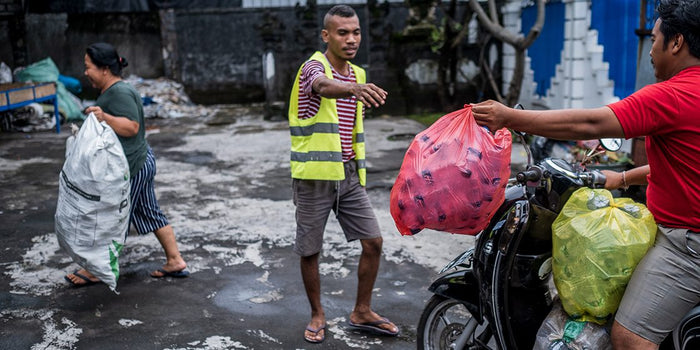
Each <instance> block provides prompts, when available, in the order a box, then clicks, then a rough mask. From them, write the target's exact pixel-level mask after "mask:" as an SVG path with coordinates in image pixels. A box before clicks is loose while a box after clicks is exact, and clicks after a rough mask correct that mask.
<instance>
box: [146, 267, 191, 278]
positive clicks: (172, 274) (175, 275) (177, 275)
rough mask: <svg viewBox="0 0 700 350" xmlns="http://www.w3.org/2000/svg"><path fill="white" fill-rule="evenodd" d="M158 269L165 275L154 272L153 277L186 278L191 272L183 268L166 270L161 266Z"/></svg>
mask: <svg viewBox="0 0 700 350" xmlns="http://www.w3.org/2000/svg"><path fill="white" fill-rule="evenodd" d="M156 271H158V272H160V273H162V274H163V276H153V274H151V277H153V278H163V277H173V278H185V277H187V276H189V275H190V272H189V271H187V270H185V269H182V270H180V271H165V270H164V269H162V268H160V269H158V270H156Z"/></svg>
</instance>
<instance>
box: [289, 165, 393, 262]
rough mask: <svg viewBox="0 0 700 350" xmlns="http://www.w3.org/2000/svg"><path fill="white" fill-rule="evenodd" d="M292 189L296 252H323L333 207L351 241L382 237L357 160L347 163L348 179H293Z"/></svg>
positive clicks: (306, 253)
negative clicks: (358, 173)
mask: <svg viewBox="0 0 700 350" xmlns="http://www.w3.org/2000/svg"><path fill="white" fill-rule="evenodd" d="M292 189H293V192H294V194H293V200H294V204H295V205H296V207H297V209H296V221H297V235H296V241H295V243H294V252H295V253H297V254H299V255H301V256H310V255H314V254H316V253H318V252H320V251H321V247H322V245H323V232H324V231H325V229H326V222H327V221H328V215H329V214H330V212H331V210H333V212H335V215H336V218H337V219H338V222H339V223H340V227H342V228H343V233H345V238H346V239H347V240H348V242H349V241H353V240H356V239H371V238H378V237H381V236H382V234H381V231H380V230H379V223H378V222H377V218H376V217H375V215H374V211H373V210H372V206H371V205H370V202H369V197H367V192H366V191H365V188H364V187H362V186H361V185H360V180H359V178H358V175H357V166H356V164H355V161H354V160H351V161H349V162H347V163H345V180H342V181H326V180H300V179H293V182H292Z"/></svg>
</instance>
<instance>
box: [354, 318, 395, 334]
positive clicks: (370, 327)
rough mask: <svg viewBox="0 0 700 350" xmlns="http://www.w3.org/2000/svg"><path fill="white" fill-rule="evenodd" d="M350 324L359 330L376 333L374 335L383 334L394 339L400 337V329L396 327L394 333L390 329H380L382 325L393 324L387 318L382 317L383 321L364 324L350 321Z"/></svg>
mask: <svg viewBox="0 0 700 350" xmlns="http://www.w3.org/2000/svg"><path fill="white" fill-rule="evenodd" d="M348 324H349V325H350V326H351V327H354V328H357V329H361V330H365V331H369V332H374V333H378V334H382V335H390V336H392V337H395V336H397V335H399V327H396V332H392V331H390V330H388V329H384V328H382V327H379V326H380V325H383V324H392V322H391V321H389V320H388V319H386V317H382V319H381V320H378V321H371V322H363V323H355V322H352V321H348Z"/></svg>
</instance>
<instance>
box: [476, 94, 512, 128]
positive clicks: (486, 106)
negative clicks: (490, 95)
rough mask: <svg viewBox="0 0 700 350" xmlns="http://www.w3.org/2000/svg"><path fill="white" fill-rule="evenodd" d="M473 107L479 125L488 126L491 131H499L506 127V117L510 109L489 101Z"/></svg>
mask: <svg viewBox="0 0 700 350" xmlns="http://www.w3.org/2000/svg"><path fill="white" fill-rule="evenodd" d="M471 106H472V114H474V120H476V123H477V124H479V125H481V126H486V127H487V128H489V130H499V129H501V128H503V127H504V126H506V115H507V113H508V111H509V110H510V108H508V107H506V106H504V105H503V104H501V103H500V102H496V101H493V100H488V101H484V102H480V103H473V104H471Z"/></svg>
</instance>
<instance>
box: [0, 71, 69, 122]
mask: <svg viewBox="0 0 700 350" xmlns="http://www.w3.org/2000/svg"><path fill="white" fill-rule="evenodd" d="M47 101H53V113H54V117H55V118H56V133H60V132H61V116H60V115H59V113H58V96H57V95H56V84H55V83H40V84H36V85H21V84H7V85H0V112H4V111H9V110H11V109H15V108H20V107H24V106H26V105H28V104H30V103H34V102H39V103H40V102H47Z"/></svg>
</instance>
